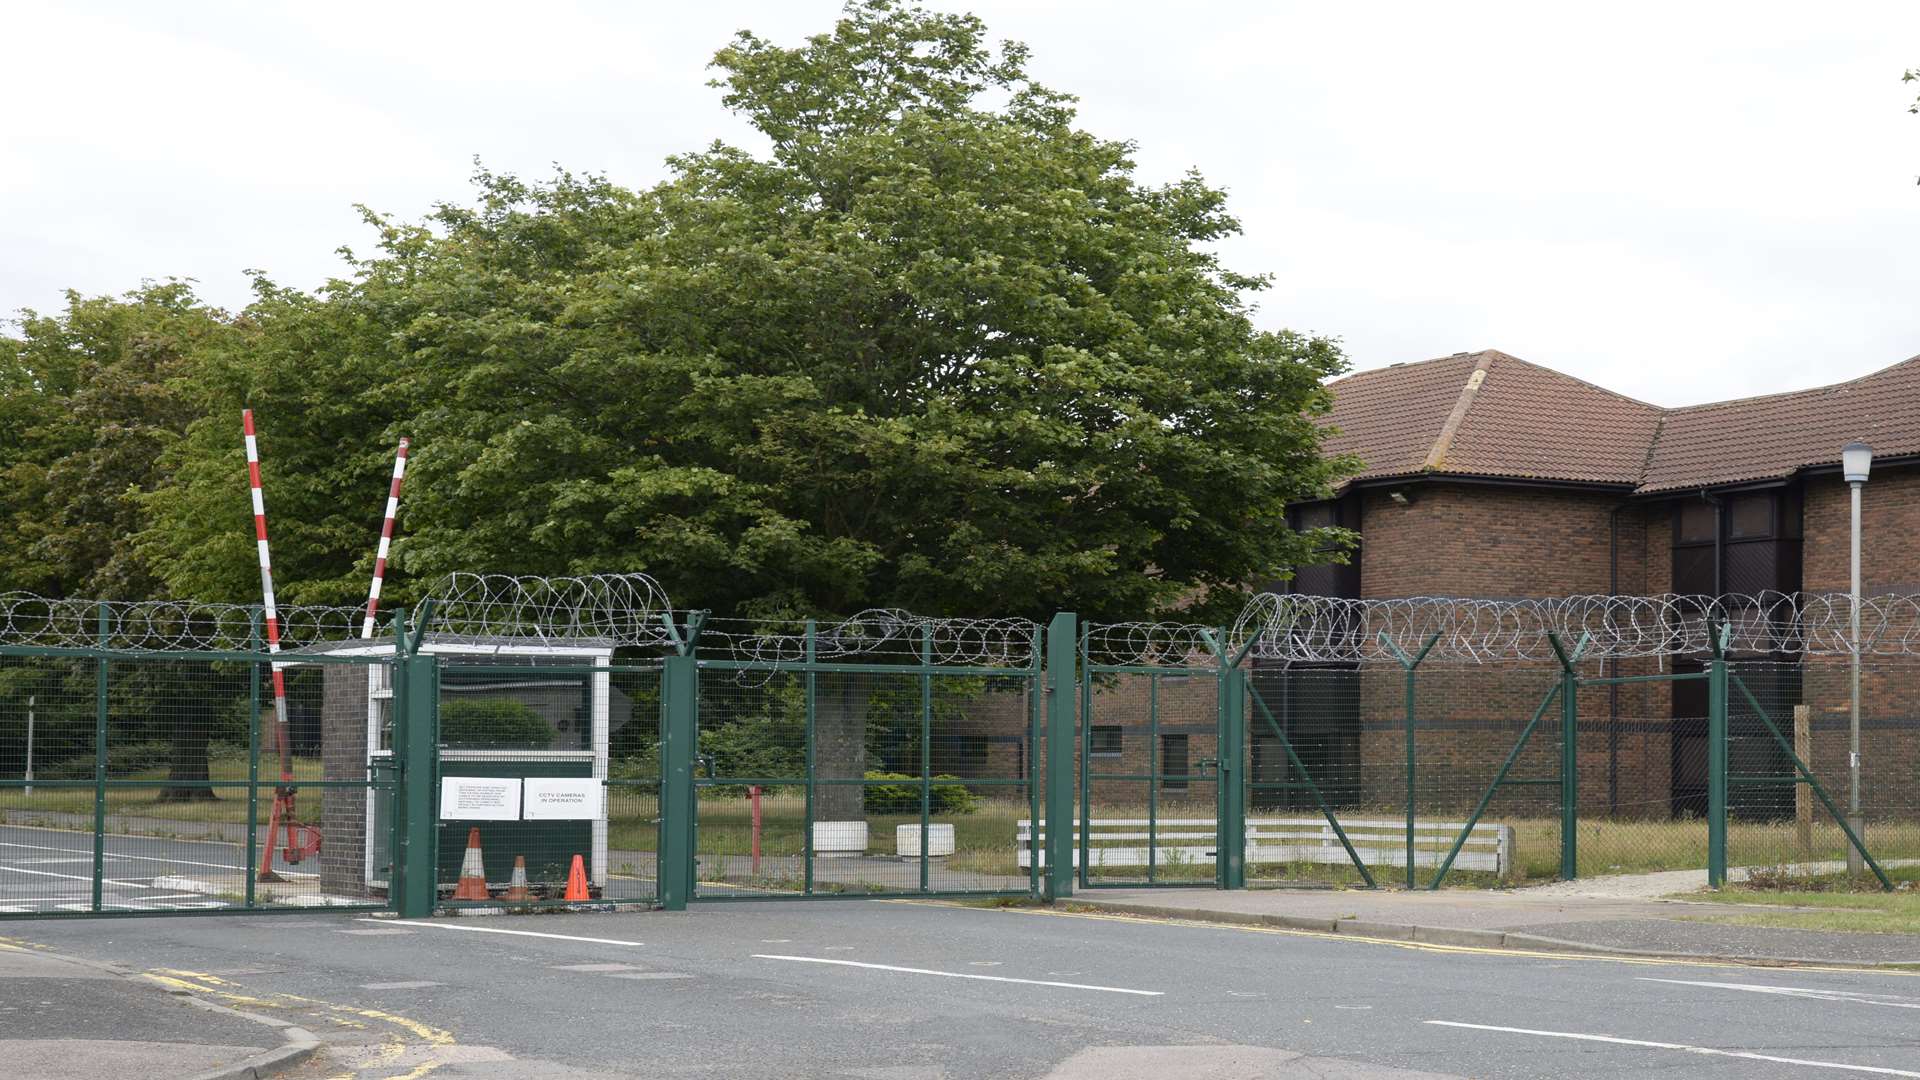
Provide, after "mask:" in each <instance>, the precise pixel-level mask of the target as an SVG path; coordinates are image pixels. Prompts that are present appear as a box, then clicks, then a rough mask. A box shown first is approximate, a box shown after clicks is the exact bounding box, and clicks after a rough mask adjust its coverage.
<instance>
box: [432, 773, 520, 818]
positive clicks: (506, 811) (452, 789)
mask: <svg viewBox="0 0 1920 1080" xmlns="http://www.w3.org/2000/svg"><path fill="white" fill-rule="evenodd" d="M440 820H441V821H518V820H520V779H519V777H514V776H443V777H441V778H440Z"/></svg>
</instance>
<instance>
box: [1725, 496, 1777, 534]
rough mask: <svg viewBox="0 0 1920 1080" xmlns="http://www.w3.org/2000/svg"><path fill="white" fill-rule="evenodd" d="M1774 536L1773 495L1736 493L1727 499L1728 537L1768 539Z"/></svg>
mask: <svg viewBox="0 0 1920 1080" xmlns="http://www.w3.org/2000/svg"><path fill="white" fill-rule="evenodd" d="M1772 537H1773V496H1771V495H1736V496H1735V497H1733V498H1731V499H1728V500H1727V539H1729V540H1766V539H1771V538H1772Z"/></svg>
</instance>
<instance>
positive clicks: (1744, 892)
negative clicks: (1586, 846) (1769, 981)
mask: <svg viewBox="0 0 1920 1080" xmlns="http://www.w3.org/2000/svg"><path fill="white" fill-rule="evenodd" d="M1887 876H1888V877H1890V878H1892V879H1893V882H1894V886H1895V891H1893V892H1884V891H1882V890H1881V888H1880V882H1879V881H1878V880H1876V879H1875V878H1874V876H1873V875H1872V874H1867V875H1865V876H1864V877H1861V878H1859V879H1850V878H1848V877H1847V876H1846V875H1845V874H1821V875H1817V876H1810V877H1800V876H1787V875H1773V874H1764V875H1756V881H1755V882H1753V883H1741V884H1736V885H1732V886H1730V887H1728V888H1725V889H1722V890H1720V891H1719V892H1718V893H1716V894H1713V895H1712V899H1713V901H1714V902H1715V903H1721V904H1743V905H1749V906H1751V907H1753V908H1754V909H1755V910H1754V912H1753V914H1751V915H1713V916H1703V917H1702V918H1701V920H1700V921H1703V922H1717V923H1729V924H1732V925H1736V926H1775V927H1783V928H1786V929H1791V930H1842V931H1849V932H1852V933H1861V934H1920V866H1901V867H1895V868H1892V869H1889V870H1888V871H1887ZM1703 895H1704V894H1701V893H1685V894H1682V895H1680V896H1677V897H1675V899H1681V900H1699V899H1702V898H1703Z"/></svg>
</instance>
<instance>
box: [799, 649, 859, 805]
mask: <svg viewBox="0 0 1920 1080" xmlns="http://www.w3.org/2000/svg"><path fill="white" fill-rule="evenodd" d="M867 679H868V677H867V676H864V675H851V674H848V675H822V676H821V677H820V680H819V690H818V691H817V696H816V697H815V699H814V717H813V765H814V771H813V775H814V778H815V779H816V780H827V779H831V780H841V779H851V778H856V777H865V776H866V775H867V699H868V697H869V696H870V695H871V693H872V691H871V689H870V687H869V686H868V682H867ZM866 816H867V814H866V789H865V788H864V787H862V786H860V785H859V784H815V785H814V789H813V820H815V821H864V820H866Z"/></svg>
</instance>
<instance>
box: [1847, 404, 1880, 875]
mask: <svg viewBox="0 0 1920 1080" xmlns="http://www.w3.org/2000/svg"><path fill="white" fill-rule="evenodd" d="M1840 471H1841V474H1842V475H1843V476H1845V477H1846V481H1847V486H1848V487H1850V488H1852V489H1853V558H1852V564H1853V585H1852V597H1853V604H1852V608H1853V621H1852V628H1851V633H1850V634H1849V637H1848V642H1849V651H1850V652H1851V653H1852V657H1853V694H1852V701H1851V709H1850V711H1849V713H1848V721H1847V738H1848V747H1847V750H1848V752H1847V781H1848V787H1847V824H1849V825H1851V826H1852V827H1853V834H1854V835H1855V836H1861V837H1864V836H1865V835H1866V822H1865V821H1864V820H1863V819H1862V818H1861V816H1860V489H1861V488H1862V487H1864V486H1866V483H1867V475H1868V474H1869V473H1871V472H1872V471H1873V447H1871V446H1868V445H1867V444H1866V443H1863V442H1859V441H1855V442H1850V443H1848V444H1847V445H1846V446H1845V447H1844V448H1842V449H1841V451H1840ZM1865 869H1866V867H1865V866H1864V865H1863V864H1862V862H1861V859H1860V852H1859V850H1858V849H1856V848H1854V846H1853V845H1851V844H1849V845H1847V873H1849V874H1858V873H1861V872H1862V871H1864V870H1865Z"/></svg>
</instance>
